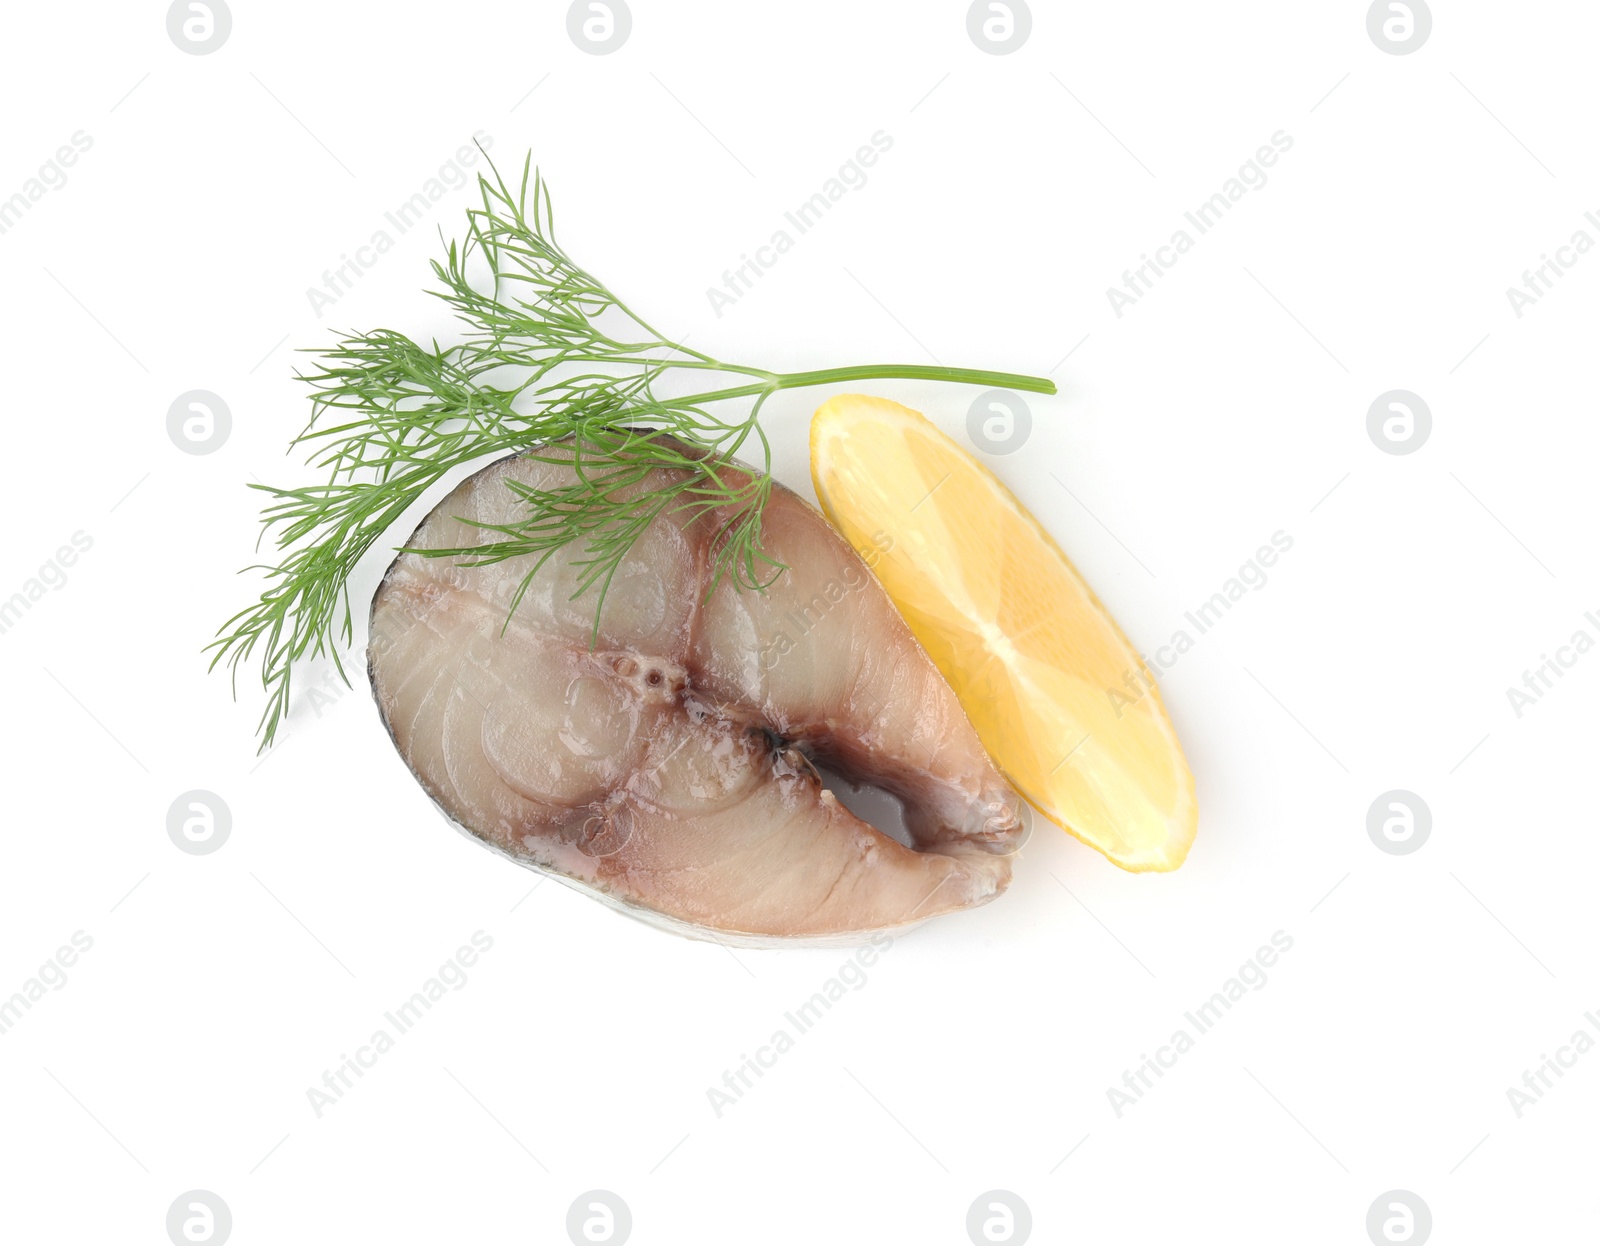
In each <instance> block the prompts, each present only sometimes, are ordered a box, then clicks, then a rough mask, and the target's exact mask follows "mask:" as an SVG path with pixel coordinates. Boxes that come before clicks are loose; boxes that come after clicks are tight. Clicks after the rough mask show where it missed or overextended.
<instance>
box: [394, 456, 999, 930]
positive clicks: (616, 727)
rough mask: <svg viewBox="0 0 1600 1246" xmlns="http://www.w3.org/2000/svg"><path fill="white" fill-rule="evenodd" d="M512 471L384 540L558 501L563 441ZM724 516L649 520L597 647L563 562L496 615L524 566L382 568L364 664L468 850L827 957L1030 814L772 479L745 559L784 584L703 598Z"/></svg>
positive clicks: (410, 560) (858, 568)
mask: <svg viewBox="0 0 1600 1246" xmlns="http://www.w3.org/2000/svg"><path fill="white" fill-rule="evenodd" d="M675 444H677V446H678V448H679V449H680V450H682V452H684V453H685V454H690V453H693V451H691V450H690V449H689V448H688V447H686V446H683V445H682V444H681V443H675ZM535 453H536V454H537V455H538V457H532V456H530V455H527V454H521V455H511V456H509V457H507V458H504V459H501V460H499V461H497V462H495V463H492V464H491V465H489V466H488V467H486V468H484V469H483V470H481V471H479V472H478V473H477V474H476V475H473V476H471V477H469V478H468V479H466V480H465V481H463V482H462V483H461V484H460V485H459V486H457V488H456V489H455V490H454V491H453V492H452V493H450V494H449V495H448V496H447V497H446V498H445V499H444V500H443V501H441V502H440V503H439V505H438V506H436V507H435V508H434V509H433V511H432V512H431V513H430V514H429V515H428V516H427V518H426V519H425V520H423V522H422V524H421V526H420V527H418V529H417V530H416V532H415V534H414V535H413V536H412V537H411V540H410V542H409V543H408V546H407V548H408V549H459V548H464V547H471V546H477V545H482V544H485V543H486V542H487V541H489V540H492V539H494V538H495V535H496V534H495V533H493V532H487V531H486V530H485V525H508V524H514V523H516V522H518V521H519V520H525V519H526V518H527V517H528V513H529V512H528V504H527V502H526V501H525V500H524V499H522V498H520V497H519V496H518V495H517V493H516V492H514V491H513V489H512V488H510V487H509V485H511V484H512V483H513V482H515V483H517V484H520V485H523V486H526V487H528V488H530V489H536V490H550V489H556V488H560V487H563V486H566V485H571V484H573V483H575V481H576V480H577V475H576V472H575V470H574V468H573V466H572V447H571V445H570V444H557V445H550V446H543V447H540V448H539V449H538V450H537V451H536V452H535ZM716 470H717V471H718V472H719V473H720V474H721V475H722V476H723V479H724V480H725V481H726V482H728V483H730V484H732V485H735V486H736V485H738V484H739V483H741V482H742V481H744V480H747V479H748V478H749V477H748V476H747V475H745V474H744V473H745V472H746V470H747V469H744V468H742V467H741V466H739V465H737V464H735V463H732V462H731V461H730V462H726V463H723V464H720V465H719V466H718V467H717V468H716ZM687 472H688V469H686V468H669V467H657V468H654V469H652V470H651V471H650V473H649V474H648V475H647V476H646V477H644V478H643V479H642V480H640V481H639V482H638V483H636V484H635V485H633V486H630V488H631V489H632V491H634V492H643V491H647V490H652V489H657V488H661V487H663V486H664V485H667V484H670V483H672V482H673V481H674V480H681V479H682V478H683V477H684V476H686V475H687ZM623 496H627V494H626V493H624V495H623ZM728 518H729V516H728V515H727V514H723V513H720V512H710V513H706V514H701V515H699V516H694V517H691V516H688V515H687V514H679V515H674V514H672V513H670V512H669V513H663V514H661V515H659V516H657V517H656V518H655V519H653V520H652V521H651V522H650V524H649V525H648V527H646V528H645V529H644V530H643V532H642V535H641V536H640V537H639V539H638V540H637V541H636V542H635V543H634V545H633V546H632V548H631V549H630V550H629V551H628V553H627V554H626V555H625V557H624V558H623V560H622V561H621V563H620V565H619V566H618V567H617V570H616V574H615V575H614V577H613V578H612V580H611V583H610V586H609V589H608V591H607V594H606V597H605V601H604V606H603V609H602V611H601V613H600V616H599V625H598V630H597V631H596V628H595V593H594V590H593V589H591V590H589V591H588V592H586V593H584V594H581V595H577V596H575V593H576V591H577V587H578V574H579V572H578V570H577V569H576V568H574V567H573V566H572V565H571V560H570V556H569V555H568V553H567V551H565V550H563V551H558V553H557V554H556V555H555V556H554V557H552V558H550V559H549V560H548V561H547V562H546V563H545V564H544V566H543V567H541V568H540V569H539V570H538V572H537V574H535V575H534V576H533V577H532V579H531V581H529V583H528V585H527V587H526V590H525V591H524V593H523V596H522V598H521V600H520V601H519V602H517V603H516V608H515V610H514V611H513V609H512V604H513V600H514V598H515V596H516V594H517V592H518V590H519V588H521V587H522V585H523V581H524V579H525V577H527V575H528V572H529V570H530V568H532V567H533V566H534V565H535V562H536V559H535V557H534V556H533V555H519V556H517V557H514V558H510V559H506V560H504V561H501V562H498V563H488V564H478V565H470V563H469V564H464V563H463V562H462V561H461V560H459V559H457V558H454V557H440V556H435V557H427V556H424V555H421V554H417V553H411V552H405V553H401V554H400V555H399V556H398V557H397V558H396V559H395V560H394V562H393V564H392V565H391V566H390V567H389V570H388V573H387V574H386V576H385V577H384V580H383V583H382V585H381V586H380V588H379V590H378V592H377V595H376V596H375V598H374V599H373V604H372V620H371V641H370V643H369V646H368V670H369V674H370V676H371V680H372V687H373V693H374V696H375V698H376V700H377V704H378V708H379V712H380V714H381V716H382V718H383V722H384V724H385V726H386V727H387V728H388V730H389V733H390V735H391V736H392V738H393V740H394V742H395V745H396V747H397V748H398V750H399V752H400V756H401V757H402V759H403V760H404V761H405V764H406V765H407V767H409V768H410V770H411V772H412V773H413V774H414V775H415V776H416V778H417V779H418V780H419V782H420V783H421V784H422V786H423V788H424V789H426V791H427V792H428V794H429V795H430V796H431V797H432V798H433V800H434V801H435V802H436V803H437V804H438V806H439V807H440V808H441V809H442V810H443V811H444V813H445V814H446V815H447V816H448V817H449V818H450V819H451V820H452V821H453V822H455V823H456V824H457V825H458V826H459V827H461V828H463V829H465V830H466V831H468V832H469V833H471V834H472V835H474V836H476V837H477V838H478V839H480V840H481V841H483V842H484V843H486V844H488V845H489V846H490V847H492V848H495V849H497V850H499V851H500V852H502V853H504V854H506V855H508V856H510V857H511V858H513V859H514V860H516V861H517V862H519V863H520V864H523V865H526V866H530V867H532V868H535V869H538V870H541V871H544V872H546V873H549V874H551V875H553V876H555V877H557V878H559V879H560V880H561V881H563V882H567V883H569V884H571V885H574V886H577V887H579V888H580V889H583V890H586V891H588V892H590V893H591V894H594V895H596V896H597V897H599V898H601V899H604V900H606V901H608V902H610V903H611V904H613V905H615V906H616V907H619V908H621V909H623V910H625V911H627V912H629V913H631V914H632V915H634V916H638V917H643V918H645V919H647V920H651V921H653V922H655V923H656V924H658V925H662V926H665V927H668V928H670V929H674V930H677V931H679V932H680V933H686V934H691V935H699V936H701V937H709V938H716V939H719V940H722V941H727V942H735V943H763V942H768V941H775V940H792V939H801V940H809V941H819V942H848V941H854V940H856V939H859V938H862V937H864V936H865V935H866V934H867V933H869V932H872V931H877V930H884V929H895V928H901V927H906V926H909V925H913V924H916V923H918V922H921V921H923V920H925V919H927V918H929V917H933V916H935V915H938V914H941V913H948V912H951V911H954V910H958V909H965V908H969V907H972V906H974V905H978V904H982V903H985V902H986V901H988V900H991V899H993V898H994V897H995V896H997V895H999V894H1000V893H1001V892H1002V891H1004V890H1005V888H1006V886H1007V884H1008V883H1009V882H1010V878H1011V865H1012V854H1013V853H1014V852H1015V851H1016V849H1017V848H1018V847H1019V846H1020V844H1021V842H1022V840H1023V839H1024V837H1025V835H1026V831H1027V828H1028V815H1027V812H1026V806H1025V805H1024V804H1023V802H1022V801H1021V799H1020V798H1019V797H1018V796H1017V795H1016V793H1015V792H1014V791H1013V790H1012V789H1011V788H1010V787H1009V786H1008V785H1007V783H1006V781H1005V780H1004V778H1002V777H1001V775H1000V774H999V772H998V771H997V770H996V769H995V767H994V766H993V764H992V763H991V762H990V760H989V758H988V756H987V754H986V753H985V752H984V749H983V746H982V744H981V743H980V742H979V740H978V737H977V734H976V732H975V731H974V730H973V727H972V725H971V723H970V722H969V721H968V719H967V717H966V715H965V713H964V712H963V711H962V709H961V706H960V704H959V703H958V701H957V700H956V697H955V695H954V693H953V692H952V691H951V690H950V686H949V685H948V684H947V683H946V682H945V680H944V678H943V677H942V676H941V675H940V674H939V672H938V670H937V669H936V668H935V667H934V664H933V662H932V661H931V660H930V659H929V658H928V656H927V654H926V653H924V652H923V650H922V649H921V647H920V646H919V645H918V643H917V641H916V640H915V638H914V637H913V636H912V634H911V632H910V630H909V629H908V628H907V626H906V624H905V623H904V621H903V620H902V619H901V618H900V615H899V614H898V613H897V612H896V610H895V608H894V606H893V604H892V603H891V602H890V601H889V598H888V597H887V596H886V595H885V593H884V592H883V590H882V588H881V587H880V586H879V585H878V582H877V581H876V580H875V579H874V578H873V576H872V573H871V571H870V570H869V569H868V566H867V563H866V561H864V560H863V557H862V555H861V554H860V553H858V552H857V551H856V550H854V549H852V548H851V547H850V545H849V544H847V543H846V542H845V541H844V539H843V538H842V537H840V536H839V535H838V533H836V532H835V531H834V530H833V529H832V528H831V527H829V525H828V523H827V521H826V520H824V519H823V517H822V516H821V515H820V514H819V513H818V512H817V511H816V510H815V508H813V507H812V506H811V505H810V504H809V503H808V502H806V501H805V500H804V499H802V498H800V497H799V496H798V495H796V494H795V493H793V492H791V491H790V490H788V489H786V488H784V487H782V486H781V485H779V484H777V483H776V482H774V484H773V486H772V491H771V494H770V497H769V499H768V502H767V505H766V509H765V511H764V514H763V521H762V547H763V549H764V551H765V552H766V553H767V554H769V555H770V556H771V557H773V558H774V559H776V560H777V561H779V562H781V563H783V564H785V565H786V570H784V571H783V572H782V573H781V575H779V577H778V578H777V580H776V581H775V582H774V583H773V584H771V585H770V586H769V587H768V588H766V589H765V590H764V591H756V590H753V589H750V588H743V589H741V588H739V587H738V586H736V585H735V584H734V583H732V582H731V580H729V579H727V578H724V579H723V580H722V581H721V582H720V583H718V584H717V587H716V588H715V590H714V591H712V592H710V593H709V595H708V593H707V589H708V587H709V585H710V584H711V580H712V574H713V565H714V561H715V560H714V553H715V549H716V542H717V540H718V534H719V529H720V528H721V527H722V526H723V525H724V524H725V523H726V522H727V520H728ZM866 552H867V554H868V555H869V556H871V555H872V553H873V551H871V550H869V551H866ZM508 619H509V621H508ZM819 765H821V766H825V767H826V768H828V769H829V770H832V771H834V772H836V773H838V774H840V775H842V776H844V777H845V778H846V779H847V780H849V781H851V782H857V783H869V784H872V785H874V786H876V787H878V788H880V789H883V790H884V791H887V792H889V793H891V794H892V795H893V796H894V797H896V798H897V799H898V800H899V801H900V802H901V803H902V805H903V808H904V813H905V833H906V837H907V838H908V839H909V840H910V843H909V846H908V845H906V844H902V843H901V842H898V841H897V840H896V839H894V838H892V837H891V836H890V835H888V834H886V833H884V832H883V831H880V830H878V829H875V828H874V827H873V826H871V825H869V824H868V823H866V822H864V821H862V820H861V819H860V818H858V817H856V816H855V815H854V814H852V813H851V812H850V811H849V810H848V809H847V808H845V806H844V805H843V804H841V803H840V801H839V800H838V798H837V796H836V795H835V793H834V792H833V791H832V790H830V789H829V787H828V786H827V784H826V782H825V781H824V780H823V778H822V776H821V775H820V774H819V772H818V769H817V767H818V766H819Z"/></svg>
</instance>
